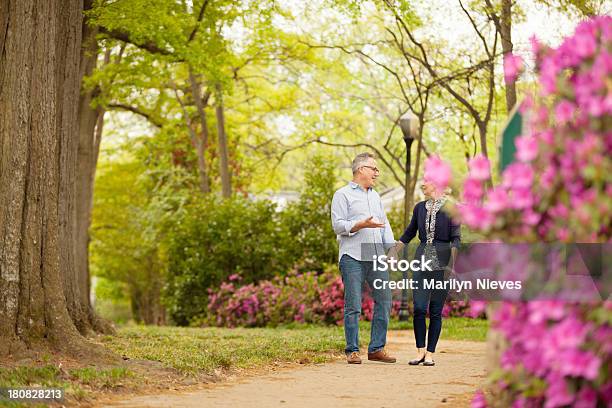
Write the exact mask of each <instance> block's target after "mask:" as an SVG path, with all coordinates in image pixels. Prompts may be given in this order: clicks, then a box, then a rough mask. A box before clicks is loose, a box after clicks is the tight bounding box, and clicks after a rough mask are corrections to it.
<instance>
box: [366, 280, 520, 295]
mask: <svg viewBox="0 0 612 408" xmlns="http://www.w3.org/2000/svg"><path fill="white" fill-rule="evenodd" d="M373 285H374V289H391V290H395V289H413V290H414V289H432V290H444V291H449V292H450V291H452V292H455V293H462V292H467V291H470V290H473V289H478V290H521V289H522V287H523V282H522V281H520V280H514V281H505V280H492V279H476V280H475V282H473V281H463V280H460V279H442V280H438V279H434V278H431V279H426V278H425V279H419V280H417V279H400V280H387V279H380V278H379V279H374V281H373Z"/></svg>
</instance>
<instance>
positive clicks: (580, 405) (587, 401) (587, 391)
mask: <svg viewBox="0 0 612 408" xmlns="http://www.w3.org/2000/svg"><path fill="white" fill-rule="evenodd" d="M596 406H597V392H596V391H595V390H594V389H593V388H591V387H584V388H582V389H581V390H580V391H579V392H578V394H576V402H574V408H595V407H596Z"/></svg>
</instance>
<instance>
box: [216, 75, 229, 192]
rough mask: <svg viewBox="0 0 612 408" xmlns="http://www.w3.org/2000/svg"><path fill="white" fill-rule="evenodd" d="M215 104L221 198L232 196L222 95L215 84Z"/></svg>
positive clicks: (219, 87) (219, 88)
mask: <svg viewBox="0 0 612 408" xmlns="http://www.w3.org/2000/svg"><path fill="white" fill-rule="evenodd" d="M216 91H217V103H216V106H215V113H216V116H217V136H218V140H217V144H218V146H219V165H220V173H221V188H222V194H223V197H225V198H227V197H230V196H231V195H232V179H231V173H230V170H229V153H228V148H227V134H226V133H225V117H224V115H223V93H222V92H221V86H220V85H218V84H217V86H216Z"/></svg>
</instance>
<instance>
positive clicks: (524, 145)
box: [514, 136, 538, 162]
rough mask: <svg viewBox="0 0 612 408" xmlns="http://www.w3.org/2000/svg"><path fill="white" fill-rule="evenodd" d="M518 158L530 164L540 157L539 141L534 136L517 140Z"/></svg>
mask: <svg viewBox="0 0 612 408" xmlns="http://www.w3.org/2000/svg"><path fill="white" fill-rule="evenodd" d="M514 143H515V144H516V157H517V159H519V160H520V161H523V162H529V161H532V160H533V159H535V158H536V156H537V155H538V141H537V140H536V139H535V138H534V137H532V136H521V137H518V138H516V140H515V142H514Z"/></svg>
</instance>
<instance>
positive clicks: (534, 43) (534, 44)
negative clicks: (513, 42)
mask: <svg viewBox="0 0 612 408" xmlns="http://www.w3.org/2000/svg"><path fill="white" fill-rule="evenodd" d="M529 42H530V43H531V52H532V53H533V54H535V55H537V54H538V53H539V52H540V51H541V50H542V43H541V42H540V40H538V37H536V36H535V35H532V36H531V37H529Z"/></svg>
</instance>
